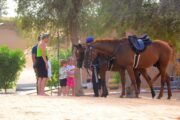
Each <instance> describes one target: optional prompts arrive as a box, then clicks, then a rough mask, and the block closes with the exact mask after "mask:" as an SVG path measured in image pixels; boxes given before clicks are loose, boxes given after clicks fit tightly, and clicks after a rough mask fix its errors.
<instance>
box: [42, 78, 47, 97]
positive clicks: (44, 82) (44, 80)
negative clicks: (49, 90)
mask: <svg viewBox="0 0 180 120" xmlns="http://www.w3.org/2000/svg"><path fill="white" fill-rule="evenodd" d="M46 81H47V78H46V77H44V78H43V79H42V81H41V91H42V95H46V94H45V86H46Z"/></svg>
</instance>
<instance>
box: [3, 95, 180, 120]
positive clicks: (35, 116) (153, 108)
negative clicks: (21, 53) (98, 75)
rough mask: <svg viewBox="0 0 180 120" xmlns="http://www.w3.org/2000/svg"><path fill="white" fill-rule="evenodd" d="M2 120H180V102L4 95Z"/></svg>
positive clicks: (144, 99) (147, 99)
mask: <svg viewBox="0 0 180 120" xmlns="http://www.w3.org/2000/svg"><path fill="white" fill-rule="evenodd" d="M0 102H1V104H0V110H1V112H0V120H109V119H110V120H180V101H177V100H156V99H154V100H153V99H149V98H146V97H145V98H139V99H128V98H123V99H120V98H116V97H108V98H94V97H91V96H89V97H87V96H86V97H71V96H66V97H58V96H34V95H29V96H28V95H27V96H18V95H0Z"/></svg>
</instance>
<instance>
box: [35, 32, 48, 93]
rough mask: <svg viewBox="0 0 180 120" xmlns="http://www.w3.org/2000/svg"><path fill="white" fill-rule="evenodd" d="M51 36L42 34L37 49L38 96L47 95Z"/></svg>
mask: <svg viewBox="0 0 180 120" xmlns="http://www.w3.org/2000/svg"><path fill="white" fill-rule="evenodd" d="M48 37H49V35H48V34H46V33H42V34H41V37H40V39H41V40H40V42H39V43H38V47H37V59H36V63H35V64H36V67H37V77H38V95H47V94H45V91H44V88H45V86H46V81H47V78H48V54H47V48H46V46H47V43H48Z"/></svg>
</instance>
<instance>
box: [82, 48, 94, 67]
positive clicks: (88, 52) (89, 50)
mask: <svg viewBox="0 0 180 120" xmlns="http://www.w3.org/2000/svg"><path fill="white" fill-rule="evenodd" d="M92 50H93V46H92V45H88V46H87V48H86V50H85V54H84V57H85V59H84V67H85V68H90V67H91V65H92V54H93V51H92Z"/></svg>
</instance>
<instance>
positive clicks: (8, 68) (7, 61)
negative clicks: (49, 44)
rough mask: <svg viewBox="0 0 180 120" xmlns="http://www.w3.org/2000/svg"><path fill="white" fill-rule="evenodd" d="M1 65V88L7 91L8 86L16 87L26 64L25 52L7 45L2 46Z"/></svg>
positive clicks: (0, 51) (0, 48)
mask: <svg viewBox="0 0 180 120" xmlns="http://www.w3.org/2000/svg"><path fill="white" fill-rule="evenodd" d="M0 66H1V69H0V89H4V90H5V93H7V89H8V88H13V87H15V85H16V82H17V79H18V77H19V74H20V71H21V70H22V68H23V67H24V66H25V56H24V53H23V52H22V51H21V50H18V49H17V50H11V49H9V48H8V47H7V46H2V47H0Z"/></svg>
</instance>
